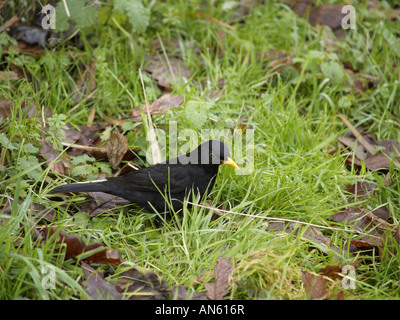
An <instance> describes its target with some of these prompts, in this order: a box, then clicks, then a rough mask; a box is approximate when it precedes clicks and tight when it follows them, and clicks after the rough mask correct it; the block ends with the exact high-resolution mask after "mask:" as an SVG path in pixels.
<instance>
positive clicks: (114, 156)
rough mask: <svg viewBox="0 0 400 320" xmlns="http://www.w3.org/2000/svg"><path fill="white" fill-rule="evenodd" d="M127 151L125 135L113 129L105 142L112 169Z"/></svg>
mask: <svg viewBox="0 0 400 320" xmlns="http://www.w3.org/2000/svg"><path fill="white" fill-rule="evenodd" d="M127 151H128V140H126V137H125V136H124V135H123V134H122V133H120V132H119V131H118V130H114V131H113V132H112V133H111V136H110V139H109V140H108V142H107V157H108V160H109V161H110V163H111V165H112V167H113V169H114V170H115V169H116V168H117V166H118V165H119V164H120V163H121V160H122V158H123V157H124V155H125V153H126V152H127Z"/></svg>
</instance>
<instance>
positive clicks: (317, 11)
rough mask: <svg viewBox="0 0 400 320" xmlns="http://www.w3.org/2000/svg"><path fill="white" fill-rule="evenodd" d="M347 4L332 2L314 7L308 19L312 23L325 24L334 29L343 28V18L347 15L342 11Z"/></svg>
mask: <svg viewBox="0 0 400 320" xmlns="http://www.w3.org/2000/svg"><path fill="white" fill-rule="evenodd" d="M343 6H345V4H330V3H324V4H322V5H320V6H318V7H312V8H311V10H310V15H309V17H308V21H309V22H310V24H311V25H313V26H315V25H317V24H323V25H326V26H328V27H330V28H331V29H332V30H336V29H339V28H341V26H342V20H343V18H344V17H345V16H346V14H345V13H342V8H343Z"/></svg>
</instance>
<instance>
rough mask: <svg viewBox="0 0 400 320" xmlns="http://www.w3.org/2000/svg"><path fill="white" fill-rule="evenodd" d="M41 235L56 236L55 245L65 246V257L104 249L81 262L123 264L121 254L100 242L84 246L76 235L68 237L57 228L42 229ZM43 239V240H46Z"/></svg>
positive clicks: (63, 231) (68, 235) (73, 256)
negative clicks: (100, 248)
mask: <svg viewBox="0 0 400 320" xmlns="http://www.w3.org/2000/svg"><path fill="white" fill-rule="evenodd" d="M42 233H44V234H47V237H50V236H52V235H54V234H58V237H57V240H56V243H57V244H64V245H65V257H66V258H67V259H69V258H75V257H77V256H78V255H80V254H82V253H84V252H89V251H91V250H94V249H96V248H99V247H104V250H101V251H100V252H96V253H93V254H92V255H90V256H87V257H86V258H84V259H83V260H85V261H90V262H95V263H98V264H113V265H119V264H121V263H122V262H123V259H122V256H121V254H120V253H119V252H118V251H117V250H114V249H108V248H107V247H105V246H104V245H103V244H102V243H100V242H94V243H92V244H89V245H86V244H85V242H84V241H83V240H82V238H80V237H79V236H77V235H70V234H68V233H67V232H66V231H65V230H60V229H58V228H57V227H54V226H53V227H46V228H44V229H43V231H42ZM47 237H45V238H47Z"/></svg>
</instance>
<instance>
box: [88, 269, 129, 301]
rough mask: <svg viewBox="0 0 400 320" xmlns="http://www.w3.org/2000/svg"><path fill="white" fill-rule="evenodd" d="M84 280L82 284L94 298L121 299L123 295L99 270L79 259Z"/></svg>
mask: <svg viewBox="0 0 400 320" xmlns="http://www.w3.org/2000/svg"><path fill="white" fill-rule="evenodd" d="M81 266H82V270H83V273H84V275H85V279H86V280H85V281H84V282H83V286H84V287H85V290H86V292H87V293H88V294H89V296H90V297H91V298H92V299H94V300H104V299H109V300H122V298H123V295H122V294H121V293H120V292H119V291H118V289H117V287H116V286H115V285H113V284H111V283H110V282H108V281H107V280H105V279H104V277H103V275H102V274H101V273H100V272H97V271H96V270H95V269H93V268H92V267H91V266H90V265H88V264H87V263H85V262H83V261H81Z"/></svg>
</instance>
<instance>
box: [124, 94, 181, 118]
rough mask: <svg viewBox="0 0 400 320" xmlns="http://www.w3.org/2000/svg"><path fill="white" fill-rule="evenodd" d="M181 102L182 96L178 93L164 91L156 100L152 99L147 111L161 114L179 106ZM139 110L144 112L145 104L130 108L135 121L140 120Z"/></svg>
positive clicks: (152, 113)
mask: <svg viewBox="0 0 400 320" xmlns="http://www.w3.org/2000/svg"><path fill="white" fill-rule="evenodd" d="M182 103H183V98H182V97H181V96H180V95H174V96H171V94H169V93H166V94H164V95H162V96H161V97H160V98H158V99H157V100H155V101H153V103H152V104H151V105H150V106H149V112H150V114H151V115H157V114H163V113H165V112H166V111H167V110H171V109H175V108H179V107H180V106H181V104H182ZM141 110H143V111H144V112H145V113H146V112H147V111H146V105H143V106H141V107H138V108H134V109H133V110H132V116H133V119H134V120H135V121H136V122H139V121H141V120H142V114H141Z"/></svg>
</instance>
